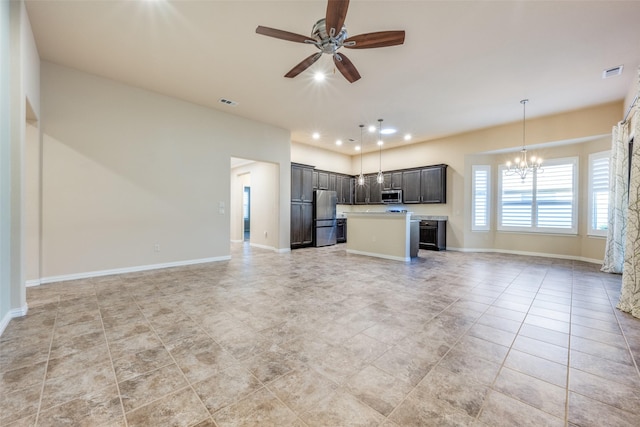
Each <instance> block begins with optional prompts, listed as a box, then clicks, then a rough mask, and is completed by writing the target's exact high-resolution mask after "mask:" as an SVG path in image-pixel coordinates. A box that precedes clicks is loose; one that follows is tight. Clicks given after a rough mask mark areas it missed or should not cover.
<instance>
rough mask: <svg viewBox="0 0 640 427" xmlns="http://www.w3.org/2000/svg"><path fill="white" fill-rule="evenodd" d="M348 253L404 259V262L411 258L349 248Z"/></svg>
mask: <svg viewBox="0 0 640 427" xmlns="http://www.w3.org/2000/svg"><path fill="white" fill-rule="evenodd" d="M347 253H348V254H355V255H365V256H372V257H376V258H384V259H390V260H393V261H402V262H410V261H411V258H409V257H407V258H404V257H400V256H393V255H385V254H379V253H374V252H364V251H357V250H355V249H347Z"/></svg>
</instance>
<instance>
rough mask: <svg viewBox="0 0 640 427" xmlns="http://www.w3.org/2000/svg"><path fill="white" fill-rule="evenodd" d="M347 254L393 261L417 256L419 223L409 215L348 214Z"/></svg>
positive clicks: (382, 213) (400, 213) (392, 213)
mask: <svg viewBox="0 0 640 427" xmlns="http://www.w3.org/2000/svg"><path fill="white" fill-rule="evenodd" d="M346 216H347V218H348V220H349V227H348V228H347V253H351V254H358V255H367V256H374V257H379V258H386V259H392V260H396V261H410V260H411V258H412V257H416V256H418V237H419V228H418V226H419V220H417V219H412V218H411V212H349V213H346Z"/></svg>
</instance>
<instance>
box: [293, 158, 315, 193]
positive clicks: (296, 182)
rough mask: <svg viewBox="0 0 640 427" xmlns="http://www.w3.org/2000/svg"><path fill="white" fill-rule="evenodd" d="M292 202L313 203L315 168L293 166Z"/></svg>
mask: <svg viewBox="0 0 640 427" xmlns="http://www.w3.org/2000/svg"><path fill="white" fill-rule="evenodd" d="M291 201H292V202H308V203H311V202H313V167H311V166H306V165H299V164H292V165H291Z"/></svg>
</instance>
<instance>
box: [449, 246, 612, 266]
mask: <svg viewBox="0 0 640 427" xmlns="http://www.w3.org/2000/svg"><path fill="white" fill-rule="evenodd" d="M447 250H448V251H456V252H490V253H499V254H511V255H526V256H538V257H543V258H555V259H568V260H572V261H583V262H588V263H592V264H602V260H601V259H594V258H585V257H581V256H574V255H560V254H548V253H543V252H527V251H511V250H507V249H486V248H453V247H449V246H448V247H447Z"/></svg>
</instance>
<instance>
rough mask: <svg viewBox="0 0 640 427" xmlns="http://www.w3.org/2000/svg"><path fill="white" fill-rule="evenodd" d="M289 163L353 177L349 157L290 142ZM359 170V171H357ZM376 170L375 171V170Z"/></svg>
mask: <svg viewBox="0 0 640 427" xmlns="http://www.w3.org/2000/svg"><path fill="white" fill-rule="evenodd" d="M291 161H292V162H295V163H302V164H305V165H310V166H315V167H316V169H322V170H327V171H331V172H338V173H343V174H346V175H353V174H355V172H354V171H353V170H352V161H351V156H347V155H346V154H340V153H336V152H333V151H329V150H324V149H322V148H318V147H313V146H311V145H306V144H301V143H299V142H291ZM358 170H359V169H358ZM376 170H377V169H376Z"/></svg>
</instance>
